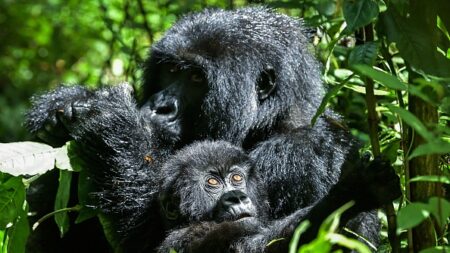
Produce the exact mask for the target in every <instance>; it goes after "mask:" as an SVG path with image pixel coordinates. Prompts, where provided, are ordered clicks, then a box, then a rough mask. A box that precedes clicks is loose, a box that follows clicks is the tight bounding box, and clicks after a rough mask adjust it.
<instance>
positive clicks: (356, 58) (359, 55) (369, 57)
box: [348, 42, 378, 66]
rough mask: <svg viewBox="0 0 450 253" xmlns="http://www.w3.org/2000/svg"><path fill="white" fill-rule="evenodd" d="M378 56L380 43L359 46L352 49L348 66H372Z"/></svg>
mask: <svg viewBox="0 0 450 253" xmlns="http://www.w3.org/2000/svg"><path fill="white" fill-rule="evenodd" d="M377 55H378V43H376V42H368V43H365V44H363V45H358V46H356V47H354V48H353V49H352V51H351V52H350V55H349V56H348V65H349V66H352V65H358V64H362V65H368V66H372V65H373V64H374V63H375V60H376V58H377Z"/></svg>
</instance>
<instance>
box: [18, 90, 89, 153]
mask: <svg viewBox="0 0 450 253" xmlns="http://www.w3.org/2000/svg"><path fill="white" fill-rule="evenodd" d="M91 95H92V92H90V91H88V90H87V89H86V88H84V87H81V86H72V87H64V86H61V87H59V88H57V89H56V90H54V91H52V92H49V93H46V94H44V95H41V96H38V97H33V98H32V108H31V110H30V111H28V113H27V114H26V122H25V125H26V127H27V128H28V130H29V131H30V132H31V133H33V134H36V135H37V136H38V137H39V138H40V139H42V140H43V141H45V142H47V143H49V144H50V145H53V146H61V145H63V144H64V143H65V142H66V141H68V140H69V139H70V138H71V137H70V133H69V130H68V129H67V128H66V126H65V125H64V124H63V123H62V121H61V119H60V117H59V113H58V112H61V111H63V110H64V107H66V106H67V105H68V104H71V103H73V102H74V101H77V100H80V99H85V98H87V97H89V96H91Z"/></svg>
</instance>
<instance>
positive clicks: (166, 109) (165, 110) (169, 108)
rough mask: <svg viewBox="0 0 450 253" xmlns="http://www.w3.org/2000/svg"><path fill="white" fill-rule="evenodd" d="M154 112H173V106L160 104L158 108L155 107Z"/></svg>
mask: <svg viewBox="0 0 450 253" xmlns="http://www.w3.org/2000/svg"><path fill="white" fill-rule="evenodd" d="M155 112H156V113H157V114H173V113H174V112H175V110H174V108H172V107H170V106H162V107H159V108H156V110H155Z"/></svg>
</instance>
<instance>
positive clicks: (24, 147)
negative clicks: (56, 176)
mask: <svg viewBox="0 0 450 253" xmlns="http://www.w3.org/2000/svg"><path fill="white" fill-rule="evenodd" d="M55 154H56V150H55V149H53V148H52V147H51V146H49V145H46V144H42V143H37V142H28V141H26V142H12V143H0V171H2V172H6V173H9V174H11V175H13V176H19V175H36V174H43V173H45V172H46V171H48V170H51V169H53V168H54V165H55Z"/></svg>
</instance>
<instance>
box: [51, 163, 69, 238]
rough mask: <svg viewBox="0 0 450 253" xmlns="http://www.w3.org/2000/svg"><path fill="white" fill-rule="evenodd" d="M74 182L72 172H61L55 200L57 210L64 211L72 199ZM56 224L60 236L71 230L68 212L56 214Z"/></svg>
mask: <svg viewBox="0 0 450 253" xmlns="http://www.w3.org/2000/svg"><path fill="white" fill-rule="evenodd" d="M71 182H72V172H70V171H65V170H61V171H60V172H59V186H58V191H57V193H56V199H55V210H60V209H64V208H66V207H67V204H68V203H69V198H70V185H71ZM55 222H56V225H57V226H58V229H59V233H60V236H61V237H63V236H64V234H65V233H66V232H67V231H68V230H69V226H70V222H69V215H68V214H67V212H60V213H56V214H55Z"/></svg>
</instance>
